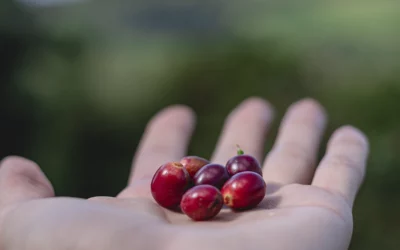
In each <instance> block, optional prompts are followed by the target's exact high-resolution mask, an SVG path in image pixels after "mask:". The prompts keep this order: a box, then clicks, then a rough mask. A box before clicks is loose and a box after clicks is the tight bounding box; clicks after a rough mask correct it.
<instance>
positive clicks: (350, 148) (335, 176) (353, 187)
mask: <svg viewBox="0 0 400 250" xmlns="http://www.w3.org/2000/svg"><path fill="white" fill-rule="evenodd" d="M368 153H369V146H368V140H367V138H366V136H365V135H364V134H363V133H362V132H361V131H359V130H358V129H356V128H353V127H350V126H345V127H342V128H340V129H338V130H337V131H336V132H335V133H334V134H333V135H332V138H331V139H330V141H329V144H328V149H327V152H326V155H325V156H324V158H323V159H322V161H321V163H320V165H319V167H318V168H317V171H316V173H315V177H314V180H313V182H312V185H314V186H318V187H321V188H324V189H326V190H328V191H330V192H332V193H335V194H337V195H340V196H341V197H343V198H344V199H345V200H346V201H347V202H348V204H349V205H350V206H352V205H353V202H354V199H355V196H356V194H357V192H358V189H359V188H360V185H361V183H362V181H363V179H364V174H365V168H366V161H367V157H368Z"/></svg>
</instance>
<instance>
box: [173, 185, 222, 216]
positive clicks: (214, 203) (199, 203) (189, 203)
mask: <svg viewBox="0 0 400 250" xmlns="http://www.w3.org/2000/svg"><path fill="white" fill-rule="evenodd" d="M223 205H224V202H223V199H222V195H221V192H220V191H219V190H218V189H217V188H216V187H214V186H211V185H199V186H195V187H193V188H191V189H189V190H188V191H187V192H186V193H185V194H184V195H183V197H182V201H181V209H182V212H184V213H185V214H186V215H187V216H189V217H190V218H191V219H192V220H195V221H202V220H209V219H212V218H213V217H215V216H216V215H217V214H218V213H219V212H220V211H221V209H222V206H223Z"/></svg>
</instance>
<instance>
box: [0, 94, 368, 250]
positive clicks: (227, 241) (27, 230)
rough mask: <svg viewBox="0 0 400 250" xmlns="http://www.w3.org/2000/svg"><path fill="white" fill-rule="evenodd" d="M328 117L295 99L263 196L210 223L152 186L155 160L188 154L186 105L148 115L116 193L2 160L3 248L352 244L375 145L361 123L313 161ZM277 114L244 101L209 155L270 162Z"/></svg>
mask: <svg viewBox="0 0 400 250" xmlns="http://www.w3.org/2000/svg"><path fill="white" fill-rule="evenodd" d="M325 119H326V118H325V115H324V111H323V110H322V108H321V107H320V106H319V105H318V104H317V103H316V102H315V101H312V100H303V101H300V102H298V103H295V104H293V105H292V106H291V108H290V109H289V110H288V112H287V114H286V116H285V117H284V120H283V122H282V125H281V128H280V130H279V133H278V137H277V139H276V143H275V145H274V147H273V149H272V150H271V151H270V153H269V154H268V155H267V157H266V158H265V161H264V168H263V176H264V178H265V180H266V182H267V195H266V197H265V199H264V200H263V201H262V202H261V204H260V205H259V206H258V207H257V208H256V209H253V210H250V211H246V212H232V211H230V210H229V209H226V208H224V209H223V210H222V211H221V213H220V214H219V215H218V216H217V217H216V218H214V219H213V220H211V221H206V222H193V221H191V220H190V219H189V218H188V217H187V216H185V215H183V214H181V213H177V212H172V211H169V210H166V209H163V208H161V207H160V206H158V205H157V204H156V203H155V202H154V201H153V199H152V197H151V194H150V181H151V177H152V175H153V173H154V172H155V171H156V169H157V168H158V167H159V166H160V165H161V164H162V163H164V162H167V161H172V160H179V159H180V158H181V157H182V156H184V154H185V153H186V148H187V145H188V142H189V140H190V135H191V133H192V131H193V128H194V117H193V114H192V112H191V111H190V110H189V109H187V108H185V107H181V106H175V107H170V108H167V109H166V110H163V111H162V112H161V113H160V114H158V115H157V116H156V117H155V118H154V119H153V120H152V121H151V122H150V123H149V126H148V128H147V129H146V132H145V134H144V137H143V139H142V142H141V144H140V147H139V150H138V152H137V154H136V157H135V161H134V164H133V166H134V167H133V170H134V171H133V172H132V174H131V177H130V181H129V185H128V187H127V188H125V189H124V190H123V191H122V192H121V193H120V194H119V195H118V196H117V197H101V196H100V197H93V198H91V199H88V200H84V199H76V198H66V197H57V198H56V197H53V196H54V194H53V190H52V187H51V184H50V183H49V182H48V180H47V179H46V178H45V176H44V175H43V174H42V172H40V169H39V168H38V167H37V166H36V165H35V164H34V163H32V162H30V161H28V160H25V159H22V158H18V157H9V158H7V159H5V160H4V161H3V162H2V164H1V165H2V166H1V168H0V250H13V249H17V250H24V249H27V250H36V249H38V250H39V249H40V250H47V249H49V250H50V249H51V250H53V249H60V250H63V249H74V250H75V249H76V250H81V249H85V250H86V249H88V250H91V249H96V250H109V249H110V250H111V249H113V250H114V249H117V250H125V249H160V250H179V249H182V250H186V249H194V250H196V249H210V250H213V249H215V250H219V249H230V250H232V249H233V250H235V249H271V250H280V249H282V250H290V249H296V250H298V249H299V250H301V249H307V250H313V249H323V250H344V249H347V248H348V246H349V242H350V239H351V233H352V205H353V202H354V199H355V196H356V193H357V190H358V188H359V186H360V185H361V182H362V180H363V175H364V171H365V162H366V158H367V154H368V144H367V140H366V138H365V136H364V135H363V134H362V133H361V132H360V131H358V130H356V129H354V128H352V127H348V126H347V127H342V128H340V129H338V130H337V131H336V132H335V133H334V135H333V136H332V138H331V140H330V142H329V145H328V149H327V152H326V155H325V157H324V158H323V159H322V161H321V162H320V163H319V164H318V167H317V168H315V167H314V166H316V165H317V164H315V163H316V158H317V150H318V147H319V142H320V137H321V135H322V133H323V130H324V127H325ZM271 121H272V111H271V108H270V106H269V105H268V104H267V103H266V102H265V101H262V100H260V99H257V98H251V99H249V100H247V101H245V102H244V103H242V104H241V105H240V106H239V107H238V108H237V109H235V110H234V111H233V112H232V114H231V115H230V116H229V117H228V119H227V121H226V123H225V126H224V129H223V132H222V135H221V137H220V139H219V142H218V144H217V147H216V150H215V152H214V154H213V156H212V159H211V160H212V161H213V162H216V163H221V164H224V163H225V162H226V161H227V160H228V159H229V158H230V157H231V156H232V153H233V152H235V145H236V144H240V145H241V147H242V148H243V149H244V150H245V151H246V153H248V154H252V155H254V156H255V157H256V158H258V159H259V160H260V162H262V158H263V157H262V149H263V145H264V138H265V133H266V131H267V130H268V127H269V125H270V122H271ZM171 145H173V146H171Z"/></svg>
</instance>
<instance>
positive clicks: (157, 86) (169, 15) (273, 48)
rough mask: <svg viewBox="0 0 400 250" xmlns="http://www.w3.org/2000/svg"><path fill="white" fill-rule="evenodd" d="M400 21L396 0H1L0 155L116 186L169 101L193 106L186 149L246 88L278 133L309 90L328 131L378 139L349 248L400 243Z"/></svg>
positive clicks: (82, 188)
mask: <svg viewBox="0 0 400 250" xmlns="http://www.w3.org/2000/svg"><path fill="white" fill-rule="evenodd" d="M399 24H400V2H399V1H396V0H380V1H373V0H362V1H361V0H335V1H318V0H284V1H282V0H280V1H278V0H264V1H260V0H246V1H238V0H231V1H209V0H199V1H194V0H186V1H179V0H170V1H157V0H146V1H145V0H126V1H124V0H115V1H106V0H98V1H95V0H93V1H80V0H69V1H68V0H63V1H62V0H58V1H55V0H20V1H11V0H2V1H0V62H1V66H0V83H1V84H0V135H1V137H0V157H4V156H6V155H10V154H17V155H22V156H25V157H28V158H31V159H33V160H35V161H37V162H38V163H39V164H40V165H41V166H42V168H43V169H44V171H45V172H46V174H47V175H48V177H49V178H50V180H51V181H52V182H53V184H54V186H55V189H56V192H57V194H58V195H68V196H78V197H89V196H93V195H115V194H117V193H118V191H119V190H120V189H121V188H123V187H124V185H125V183H126V180H127V174H128V172H129V167H130V163H131V160H132V156H133V152H134V151H135V149H136V146H137V144H138V142H139V139H140V137H141V134H142V132H143V129H144V127H145V125H146V123H147V121H148V120H149V119H150V118H151V117H152V116H153V115H154V114H155V113H156V112H157V111H159V110H160V109H161V108H163V107H165V106H166V105H169V104H175V103H183V104H187V105H189V106H191V107H192V108H193V109H194V110H195V111H196V113H197V115H198V119H199V120H198V121H199V122H198V126H197V130H196V132H195V135H194V137H193V140H192V144H191V147H190V150H189V154H197V155H200V156H203V157H209V156H210V154H211V152H212V150H213V146H214V144H215V142H216V140H217V135H218V134H219V132H220V129H221V126H222V124H223V119H224V117H225V116H226V115H227V114H228V112H229V111H230V110H231V109H232V108H233V107H234V106H235V105H237V104H238V103H239V102H240V101H242V100H243V99H245V98H246V97H248V96H251V95H257V96H261V97H264V98H266V99H268V100H269V101H270V102H271V103H273V104H274V106H275V107H276V110H277V118H278V120H277V122H276V123H275V125H274V128H273V132H276V129H277V126H278V124H279V119H280V118H281V116H282V115H283V112H284V111H285V109H286V108H287V107H288V105H290V104H291V103H292V102H294V101H297V100H298V99H300V98H303V97H313V98H316V99H317V100H319V101H320V102H321V103H322V104H323V105H324V106H325V107H326V109H327V111H328V113H329V119H330V123H329V127H328V130H327V134H326V137H325V139H324V142H326V140H327V138H328V136H329V134H330V133H331V132H332V131H333V130H334V129H335V128H337V127H338V126H341V125H345V124H352V125H355V126H357V127H359V128H361V129H362V130H363V131H365V132H366V134H367V135H368V137H369V138H370V141H371V151H372V154H371V157H370V160H369V166H368V172H367V178H366V182H365V184H364V186H363V188H362V190H361V193H360V196H359V198H358V200H357V202H356V207H355V213H354V216H355V234H354V238H353V241H352V245H351V249H352V250H369V249H378V248H379V249H388V250H391V249H393V250H394V249H398V246H399V245H400V215H399V211H400V198H399V195H400V185H399V184H400V166H399V165H400V150H399V149H400V112H399V111H400V29H399ZM272 134H273V135H274V133H272ZM272 142H273V136H272V137H270V139H269V141H268V143H267V145H266V148H265V150H266V152H267V151H268V149H269V148H270V147H271V144H272ZM323 152H324V148H321V154H322V153H323Z"/></svg>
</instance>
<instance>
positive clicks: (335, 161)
mask: <svg viewBox="0 0 400 250" xmlns="http://www.w3.org/2000/svg"><path fill="white" fill-rule="evenodd" d="M324 164H325V165H327V166H329V167H330V168H333V169H343V168H344V169H345V170H346V171H351V172H352V174H353V175H354V176H356V177H358V178H360V179H363V178H364V174H365V173H364V170H363V168H362V164H361V163H360V162H358V161H356V160H354V159H352V158H351V157H348V156H343V155H335V156H330V157H327V158H326V159H324Z"/></svg>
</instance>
